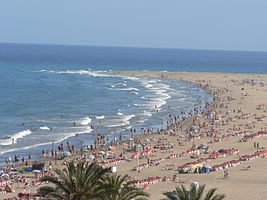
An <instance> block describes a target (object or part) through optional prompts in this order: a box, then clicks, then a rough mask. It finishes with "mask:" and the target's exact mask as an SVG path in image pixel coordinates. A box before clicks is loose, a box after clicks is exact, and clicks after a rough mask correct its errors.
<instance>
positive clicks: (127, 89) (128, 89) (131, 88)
mask: <svg viewBox="0 0 267 200" xmlns="http://www.w3.org/2000/svg"><path fill="white" fill-rule="evenodd" d="M114 90H125V91H130V90H135V91H138V90H139V89H138V88H134V87H129V88H115V89H114Z"/></svg>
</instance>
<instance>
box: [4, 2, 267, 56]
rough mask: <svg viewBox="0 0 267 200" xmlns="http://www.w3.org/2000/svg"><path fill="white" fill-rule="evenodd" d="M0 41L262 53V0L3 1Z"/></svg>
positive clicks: (266, 37)
mask: <svg viewBox="0 0 267 200" xmlns="http://www.w3.org/2000/svg"><path fill="white" fill-rule="evenodd" d="M0 42H15V43H45V44H77V45H101V46H135V47H160V48H190V49H223V50H259V51H267V0H25V1H23V0H6V1H4V0H3V1H1V6H0Z"/></svg>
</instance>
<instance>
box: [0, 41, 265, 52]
mask: <svg viewBox="0 0 267 200" xmlns="http://www.w3.org/2000/svg"><path fill="white" fill-rule="evenodd" d="M0 44H11V45H12V44H16V45H36V46H37V45H40V46H41V45H44V46H45V45H47V46H76V47H110V48H137V49H169V50H195V51H229V52H253V53H254V52H261V53H267V50H238V49H235V50H230V49H212V48H211V49H208V48H207V49H205V48H196V49H192V48H178V47H148V46H111V45H89V44H61V43H58V44H56V43H28V42H20V43H18V42H1V41H0Z"/></svg>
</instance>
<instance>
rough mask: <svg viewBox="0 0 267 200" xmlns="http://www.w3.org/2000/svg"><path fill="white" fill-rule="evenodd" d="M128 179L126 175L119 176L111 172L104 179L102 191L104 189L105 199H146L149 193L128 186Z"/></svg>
mask: <svg viewBox="0 0 267 200" xmlns="http://www.w3.org/2000/svg"><path fill="white" fill-rule="evenodd" d="M130 184H131V182H130V181H128V180H127V177H126V176H123V177H121V176H120V175H117V174H112V175H110V176H108V177H106V178H105V179H104V182H103V191H105V198H104V199H106V200H131V199H135V200H142V199H147V197H149V194H148V193H147V192H145V191H143V190H142V189H140V188H137V187H133V186H129V185H130Z"/></svg>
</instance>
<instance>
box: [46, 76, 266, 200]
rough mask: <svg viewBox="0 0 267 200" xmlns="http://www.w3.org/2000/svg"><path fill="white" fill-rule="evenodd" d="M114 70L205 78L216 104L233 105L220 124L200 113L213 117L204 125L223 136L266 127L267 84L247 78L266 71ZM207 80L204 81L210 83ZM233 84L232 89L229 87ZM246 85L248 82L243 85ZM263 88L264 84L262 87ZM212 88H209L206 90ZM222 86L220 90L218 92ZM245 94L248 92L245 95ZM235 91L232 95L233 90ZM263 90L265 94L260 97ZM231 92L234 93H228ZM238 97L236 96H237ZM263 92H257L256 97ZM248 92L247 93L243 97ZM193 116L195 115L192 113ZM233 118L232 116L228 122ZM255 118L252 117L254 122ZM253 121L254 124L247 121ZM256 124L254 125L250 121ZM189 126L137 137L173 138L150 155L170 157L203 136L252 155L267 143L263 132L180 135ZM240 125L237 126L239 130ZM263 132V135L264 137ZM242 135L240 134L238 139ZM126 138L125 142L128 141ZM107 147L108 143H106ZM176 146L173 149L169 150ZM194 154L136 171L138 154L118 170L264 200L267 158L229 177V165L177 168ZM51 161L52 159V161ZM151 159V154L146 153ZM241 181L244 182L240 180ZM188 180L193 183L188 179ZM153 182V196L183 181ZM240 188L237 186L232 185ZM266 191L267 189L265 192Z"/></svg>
mask: <svg viewBox="0 0 267 200" xmlns="http://www.w3.org/2000/svg"><path fill="white" fill-rule="evenodd" d="M111 73H114V74H119V75H121V74H127V75H132V76H148V75H149V77H157V78H160V77H161V76H162V75H164V76H167V78H171V79H174V80H181V81H191V82H193V83H195V84H198V83H202V82H201V80H205V81H204V82H205V83H207V84H209V85H210V86H209V87H207V88H206V89H207V90H208V91H207V92H211V93H214V92H215V93H214V94H215V101H213V102H212V106H213V107H214V108H213V109H214V110H216V111H218V112H219V111H220V112H221V111H226V110H231V113H230V114H229V116H227V115H223V114H222V118H221V119H220V120H217V121H218V122H216V123H217V124H216V123H215V124H214V125H211V124H212V123H213V122H212V121H210V122H209V120H208V119H205V114H204V113H203V114H201V117H197V118H198V119H197V120H198V122H199V124H202V123H204V122H208V124H207V127H202V128H199V129H200V130H202V129H203V131H204V132H205V130H206V129H207V130H211V127H212V129H215V130H216V131H217V132H218V133H217V134H218V137H219V138H220V137H222V136H225V135H226V134H227V133H230V132H234V133H236V132H238V131H239V130H238V128H240V131H247V132H257V131H260V130H261V129H263V130H264V127H265V129H266V122H264V120H265V118H266V108H265V110H258V109H257V108H256V106H257V105H258V104H260V103H264V102H261V101H264V99H267V98H264V97H267V91H266V86H260V85H259V83H256V84H255V85H253V83H251V82H246V81H245V82H243V81H244V80H247V79H249V78H251V77H250V76H251V75H252V76H257V78H262V79H263V81H264V82H265V83H266V80H267V75H266V74H257V75H255V74H233V73H195V72H193V73H190V72H185V73H183V72H182V73H180V72H150V71H149V72H138V71H134V72H111ZM204 82H203V83H204ZM225 88H227V91H226V89H225ZM242 88H245V89H243V90H242ZM217 89H218V90H222V91H223V92H222V93H220V92H219V91H217ZM260 89H262V90H260ZM205 91H206V90H205ZM216 91H217V92H216ZM245 92H247V93H248V95H246V94H245ZM241 94H242V95H241ZM231 95H232V96H231ZM259 95H260V97H261V98H258V97H259ZM228 97H229V98H228ZM232 97H233V99H232ZM256 97H257V98H256ZM242 98H243V99H242ZM229 99H230V100H229ZM222 104H224V106H227V109H226V108H225V107H223V106H222V107H221V105H222ZM235 109H236V110H241V112H240V113H239V111H238V112H237V111H236V112H233V110H235ZM242 112H243V113H244V114H246V113H250V115H249V116H248V117H247V116H246V118H245V119H242V118H240V119H239V118H238V117H239V116H240V115H241V113H242ZM254 114H256V115H254ZM235 115H236V116H238V117H236V118H234V120H232V121H231V120H230V117H231V118H232V117H234V116H235ZM261 115H265V117H263V119H262V120H263V121H257V120H256V117H260V116H261ZM191 120H192V119H191ZM188 121H189V122H188V123H189V126H190V125H192V122H191V123H190V119H188ZM226 121H228V122H226ZM249 121H250V123H249ZM247 124H248V125H247ZM250 126H251V127H250ZM184 128H185V127H183V129H182V131H181V130H177V131H174V132H175V135H176V136H172V135H171V134H164V133H161V134H145V135H136V137H137V139H135V140H140V141H141V142H144V143H145V141H146V140H147V139H148V140H150V141H151V142H150V144H147V145H148V146H152V145H154V144H156V143H155V142H154V141H162V140H163V139H164V140H165V139H166V141H168V142H169V144H171V143H174V145H173V149H170V150H166V151H165V150H158V149H157V150H156V152H155V153H154V154H155V155H154V156H152V157H151V158H150V155H148V158H149V159H160V158H165V157H167V156H168V154H170V153H178V152H182V151H185V150H188V149H189V148H191V145H192V144H195V145H199V144H201V143H203V142H206V143H207V144H208V145H209V146H210V148H211V151H215V150H218V149H220V148H221V149H226V148H231V147H234V148H237V149H238V150H239V152H240V154H241V155H247V154H251V153H253V152H255V151H256V149H255V148H254V149H253V148H252V145H253V142H254V141H256V142H259V143H260V146H261V147H262V148H263V150H264V149H266V147H267V140H265V139H264V137H259V138H255V139H254V138H252V143H251V142H239V140H240V138H242V136H237V138H235V137H231V138H227V140H222V141H220V142H215V141H213V142H212V143H208V142H209V141H211V140H213V139H211V138H204V137H203V138H200V139H196V140H190V141H186V140H183V139H181V138H180V137H179V136H182V135H186V131H185V130H184ZM235 128H236V130H235ZM200 134H201V131H200V132H199V133H196V135H200ZM262 138H263V139H262ZM237 139H238V140H237ZM178 140H179V142H182V143H183V146H179V145H178V143H177V142H178ZM122 143H125V142H122ZM104 149H105V147H104ZM122 150H123V146H122V145H121V146H117V150H116V155H118V154H119V153H120V152H121V151H122ZM169 151H173V152H169ZM125 156H126V157H131V153H130V154H129V153H127V152H126V153H125ZM206 156H207V155H205V154H203V155H202V154H201V155H200V158H205V157H206ZM77 157H78V155H77V156H73V157H72V156H71V157H68V159H76V158H77ZM229 159H230V160H231V159H232V160H236V159H238V156H237V155H232V156H229V157H225V158H219V159H215V160H211V161H210V163H208V165H212V166H214V165H215V164H216V165H218V164H220V163H223V162H226V161H228V160H229ZM193 160H194V159H193V158H190V157H188V156H185V157H179V158H176V159H164V161H161V163H159V165H157V166H149V167H148V168H144V169H142V170H141V172H140V173H136V172H135V171H132V168H133V167H134V166H136V164H137V163H136V159H132V161H131V162H130V163H127V162H122V163H117V164H115V165H114V166H116V167H117V170H118V173H120V174H128V175H129V176H134V177H136V178H137V179H143V178H146V177H149V176H150V177H151V176H153V175H156V176H161V177H163V176H165V177H172V176H173V175H176V176H178V177H179V178H181V179H184V180H185V179H186V180H188V181H189V182H190V181H197V182H199V183H201V184H206V185H207V189H209V188H211V187H218V191H219V193H225V194H226V195H227V198H226V199H237V200H239V199H240V200H241V199H244V198H245V199H246V198H250V197H251V198H252V197H255V196H256V197H257V198H258V199H259V200H263V199H266V198H267V194H265V193H263V192H264V188H265V187H266V185H267V183H266V184H265V183H264V180H265V179H266V178H267V177H266V176H267V175H265V174H264V171H265V170H267V167H265V166H267V161H266V160H267V159H264V158H258V159H256V160H252V161H248V164H249V165H250V166H252V170H250V171H241V170H240V168H241V167H245V166H247V165H248V164H247V163H246V162H244V163H241V164H240V166H237V167H231V168H229V172H230V178H229V180H224V179H222V173H223V171H218V172H217V171H215V172H212V173H209V174H194V173H193V174H177V171H176V169H177V166H179V165H181V164H183V163H186V162H190V161H193ZM47 162H48V161H47ZM145 162H146V159H145ZM145 162H144V161H143V160H141V163H142V164H143V163H145ZM172 164H174V166H175V169H173V170H163V168H164V166H166V165H172ZM53 167H60V168H61V167H62V166H61V165H60V164H59V163H58V164H56V165H55V166H53ZM237 183H238V185H236V184H237ZM185 184H188V182H186V183H185ZM149 186H150V188H149V189H148V192H149V193H151V194H152V196H151V199H159V198H163V195H162V194H161V193H162V192H163V191H170V190H172V189H174V187H175V186H178V184H177V183H175V182H171V181H170V182H160V183H158V184H151V185H149ZM233 187H234V188H235V190H233V189H232V188H233ZM261 191H262V192H261Z"/></svg>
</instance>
